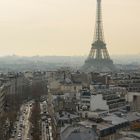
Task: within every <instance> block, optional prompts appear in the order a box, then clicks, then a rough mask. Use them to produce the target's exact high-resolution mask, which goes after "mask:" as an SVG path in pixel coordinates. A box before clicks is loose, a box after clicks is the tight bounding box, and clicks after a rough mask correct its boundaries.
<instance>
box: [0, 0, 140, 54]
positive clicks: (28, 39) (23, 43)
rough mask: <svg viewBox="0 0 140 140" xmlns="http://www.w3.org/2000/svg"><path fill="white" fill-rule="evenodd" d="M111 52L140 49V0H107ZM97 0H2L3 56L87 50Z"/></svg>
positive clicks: (105, 14) (0, 42)
mask: <svg viewBox="0 0 140 140" xmlns="http://www.w3.org/2000/svg"><path fill="white" fill-rule="evenodd" d="M102 8H103V10H102V13H103V21H104V32H105V40H106V43H107V47H108V50H109V53H110V54H140V0H102ZM95 16H96V0H0V55H12V54H16V55H24V56H30V55H88V53H89V50H90V48H91V43H92V40H93V33H94V27H95Z"/></svg>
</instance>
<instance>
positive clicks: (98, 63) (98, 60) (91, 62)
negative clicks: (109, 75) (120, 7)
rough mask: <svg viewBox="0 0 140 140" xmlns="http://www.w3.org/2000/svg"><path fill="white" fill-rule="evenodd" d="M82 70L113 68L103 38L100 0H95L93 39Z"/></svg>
mask: <svg viewBox="0 0 140 140" xmlns="http://www.w3.org/2000/svg"><path fill="white" fill-rule="evenodd" d="M82 70H84V71H87V72H92V71H97V72H104V71H113V70H115V67H114V64H113V61H112V60H111V59H110V56H109V53H108V51H107V48H106V43H105V40H104V33H103V24H102V13H101V0H97V15H96V28H95V33H94V41H93V43H92V47H91V50H90V53H89V56H88V58H87V60H86V61H85V64H84V66H83V67H82Z"/></svg>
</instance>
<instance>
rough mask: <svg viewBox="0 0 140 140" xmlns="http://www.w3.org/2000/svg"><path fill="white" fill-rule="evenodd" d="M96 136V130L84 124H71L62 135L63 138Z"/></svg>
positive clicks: (79, 139)
mask: <svg viewBox="0 0 140 140" xmlns="http://www.w3.org/2000/svg"><path fill="white" fill-rule="evenodd" d="M96 138H97V135H96V133H95V131H94V130H93V129H91V128H87V127H84V126H77V127H73V126H70V127H68V128H67V130H66V131H63V134H62V135H61V140H96Z"/></svg>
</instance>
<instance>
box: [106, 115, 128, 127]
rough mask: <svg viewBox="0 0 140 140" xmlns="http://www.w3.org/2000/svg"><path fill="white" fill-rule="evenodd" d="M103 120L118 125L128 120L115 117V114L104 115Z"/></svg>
mask: <svg viewBox="0 0 140 140" xmlns="http://www.w3.org/2000/svg"><path fill="white" fill-rule="evenodd" d="M103 120H105V121H109V122H111V124H113V125H118V124H122V123H125V122H128V120H127V119H124V118H120V117H117V116H115V115H110V116H107V117H104V118H103Z"/></svg>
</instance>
